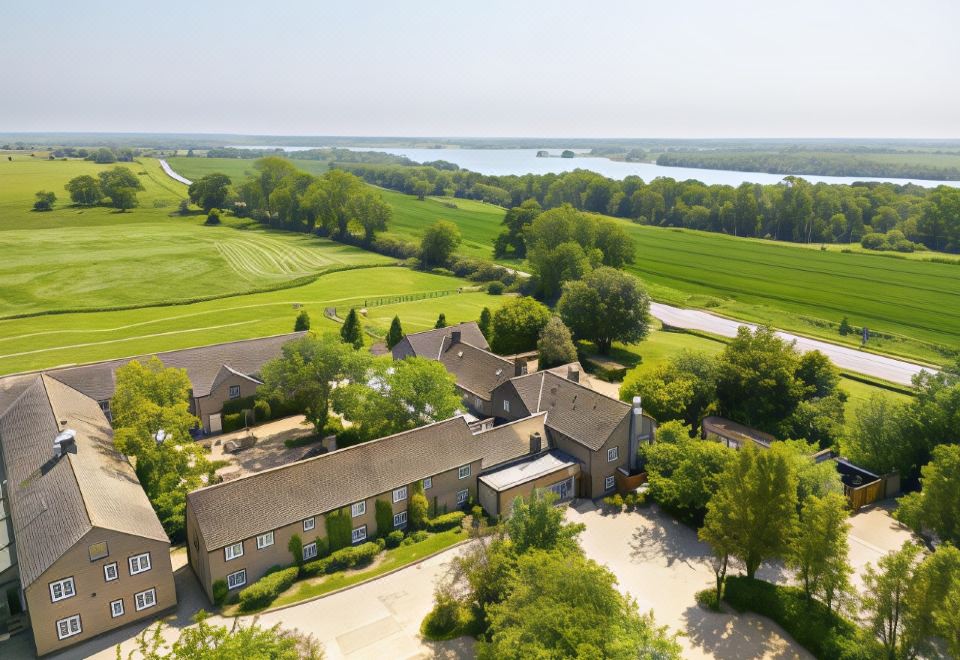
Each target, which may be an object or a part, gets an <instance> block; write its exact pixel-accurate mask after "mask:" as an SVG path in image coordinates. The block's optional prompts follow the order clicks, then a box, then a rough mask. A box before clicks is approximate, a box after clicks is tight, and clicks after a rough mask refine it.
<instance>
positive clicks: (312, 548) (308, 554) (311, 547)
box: [303, 541, 317, 561]
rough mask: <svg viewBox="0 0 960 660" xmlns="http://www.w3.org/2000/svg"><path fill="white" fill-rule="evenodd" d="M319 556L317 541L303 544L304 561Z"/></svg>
mask: <svg viewBox="0 0 960 660" xmlns="http://www.w3.org/2000/svg"><path fill="white" fill-rule="evenodd" d="M316 556H317V543H316V541H314V542H313V543H308V544H306V545H305V546H303V561H309V560H311V559H314V558H315V557H316Z"/></svg>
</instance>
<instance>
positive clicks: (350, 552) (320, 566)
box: [300, 539, 384, 577]
mask: <svg viewBox="0 0 960 660" xmlns="http://www.w3.org/2000/svg"><path fill="white" fill-rule="evenodd" d="M383 548H384V542H383V539H377V541H369V542H367V543H361V544H360V545H355V546H352V547H350V548H342V549H340V550H337V551H336V552H331V553H330V556H329V557H324V558H323V559H317V560H314V561H310V562H307V563H306V564H304V565H303V566H302V567H301V569H300V574H301V575H302V576H303V577H314V576H316V575H322V574H323V573H333V572H335V571H341V570H344V569H347V568H354V567H356V566H363V565H364V564H369V563H370V562H372V561H373V559H374V557H376V556H377V555H378V554H380V551H381V550H383Z"/></svg>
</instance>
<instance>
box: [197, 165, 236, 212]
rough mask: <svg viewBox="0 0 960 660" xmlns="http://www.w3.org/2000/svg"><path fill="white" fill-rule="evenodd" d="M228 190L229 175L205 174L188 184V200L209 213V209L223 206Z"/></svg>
mask: <svg viewBox="0 0 960 660" xmlns="http://www.w3.org/2000/svg"><path fill="white" fill-rule="evenodd" d="M229 190H230V177H228V176H227V175H226V174H220V173H215V174H207V175H206V176H204V177H201V178H200V179H197V180H196V181H194V182H193V183H191V184H190V187H189V188H188V189H187V195H188V196H189V197H190V201H191V202H193V203H194V204H196V205H197V206H199V207H200V208H202V209H203V211H204V213H209V212H210V209H215V208H216V209H220V208H223V206H224V204H225V203H226V201H227V194H228V192H229Z"/></svg>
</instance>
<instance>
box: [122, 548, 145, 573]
mask: <svg viewBox="0 0 960 660" xmlns="http://www.w3.org/2000/svg"><path fill="white" fill-rule="evenodd" d="M127 561H128V562H130V575H136V574H137V573H143V572H144V571H149V570H150V553H149V552H145V553H143V554H142V555H134V556H133V557H130V559H128V560H127Z"/></svg>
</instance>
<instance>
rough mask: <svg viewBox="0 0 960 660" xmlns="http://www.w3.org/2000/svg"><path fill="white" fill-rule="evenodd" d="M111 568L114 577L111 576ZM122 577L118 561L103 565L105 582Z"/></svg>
mask: <svg viewBox="0 0 960 660" xmlns="http://www.w3.org/2000/svg"><path fill="white" fill-rule="evenodd" d="M111 569H112V572H113V577H110V573H111ZM119 579H120V567H119V566H117V562H115V561H113V562H110V563H109V564H104V565H103V581H104V582H113V581H114V580H119Z"/></svg>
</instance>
